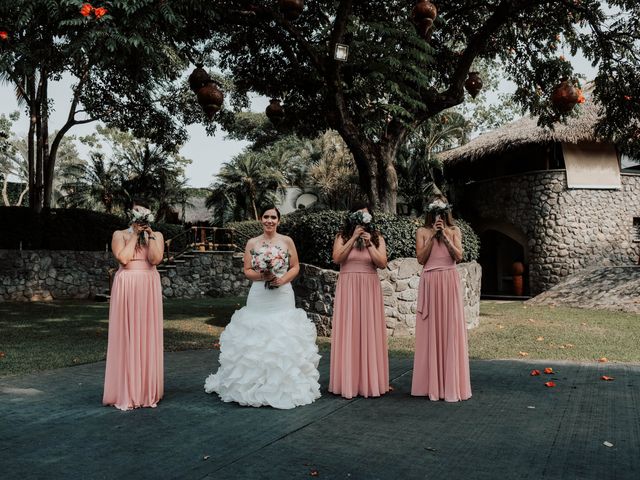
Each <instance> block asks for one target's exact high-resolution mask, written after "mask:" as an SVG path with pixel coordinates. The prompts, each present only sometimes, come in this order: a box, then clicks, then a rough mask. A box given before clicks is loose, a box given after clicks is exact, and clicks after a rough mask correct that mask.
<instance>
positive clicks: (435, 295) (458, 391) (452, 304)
mask: <svg viewBox="0 0 640 480" xmlns="http://www.w3.org/2000/svg"><path fill="white" fill-rule="evenodd" d="M418 289H419V290H418V309H417V311H418V313H417V318H416V353H415V357H414V361H413V379H412V382H411V395H416V396H428V397H429V398H430V399H431V400H445V401H447V402H457V401H460V400H467V399H468V398H470V397H471V382H470V379H469V355H468V352H467V329H466V325H465V321H464V307H463V304H462V295H461V286H460V276H459V275H458V271H457V270H456V263H455V261H454V260H453V258H451V255H449V252H448V251H447V247H446V246H445V245H444V243H442V242H439V241H437V240H436V241H434V244H433V248H432V250H431V255H430V256H429V258H428V259H427V263H426V264H425V265H424V269H423V270H422V275H421V277H420V285H419V287H418Z"/></svg>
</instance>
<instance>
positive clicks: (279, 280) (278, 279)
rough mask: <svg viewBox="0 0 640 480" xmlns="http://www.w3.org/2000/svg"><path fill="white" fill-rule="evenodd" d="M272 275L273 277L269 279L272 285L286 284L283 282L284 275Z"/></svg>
mask: <svg viewBox="0 0 640 480" xmlns="http://www.w3.org/2000/svg"><path fill="white" fill-rule="evenodd" d="M271 275H272V277H273V278H272V279H271V280H269V285H271V286H272V287H280V286H282V285H284V283H283V282H282V277H276V276H275V275H273V274H271Z"/></svg>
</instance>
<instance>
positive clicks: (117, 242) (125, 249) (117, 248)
mask: <svg viewBox="0 0 640 480" xmlns="http://www.w3.org/2000/svg"><path fill="white" fill-rule="evenodd" d="M137 243H138V236H137V235H136V234H135V232H134V234H133V235H131V236H130V237H129V238H128V239H127V238H126V236H125V234H124V233H123V232H121V231H120V230H116V231H115V232H113V235H112V237H111V251H112V252H113V256H114V257H115V259H116V260H117V261H118V263H119V264H120V265H126V264H127V263H129V262H130V261H131V259H132V258H133V257H134V256H135V254H136V244H137Z"/></svg>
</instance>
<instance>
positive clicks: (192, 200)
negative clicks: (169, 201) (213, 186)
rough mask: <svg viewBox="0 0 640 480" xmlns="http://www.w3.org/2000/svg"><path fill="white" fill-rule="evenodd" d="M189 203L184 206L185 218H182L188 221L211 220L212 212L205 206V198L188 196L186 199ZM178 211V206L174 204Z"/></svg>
mask: <svg viewBox="0 0 640 480" xmlns="http://www.w3.org/2000/svg"><path fill="white" fill-rule="evenodd" d="M187 201H188V203H189V204H191V205H187V207H186V208H185V212H184V213H185V215H184V216H185V218H184V219H183V220H184V221H185V222H188V223H197V222H208V221H209V220H211V217H212V213H211V210H209V209H208V208H207V206H206V201H207V199H206V198H205V197H189V199H188V200H187ZM176 209H177V210H178V212H180V211H181V208H180V207H179V206H176Z"/></svg>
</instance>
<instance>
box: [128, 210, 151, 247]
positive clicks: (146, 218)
mask: <svg viewBox="0 0 640 480" xmlns="http://www.w3.org/2000/svg"><path fill="white" fill-rule="evenodd" d="M129 218H130V219H131V223H137V224H138V225H143V226H147V225H149V224H150V223H151V222H153V221H154V220H155V219H156V217H155V216H154V215H153V213H151V210H149V209H148V208H144V207H140V206H138V207H136V208H135V209H132V210H130V211H129ZM146 243H147V238H146V237H145V232H140V234H139V235H138V245H145V244H146Z"/></svg>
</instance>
